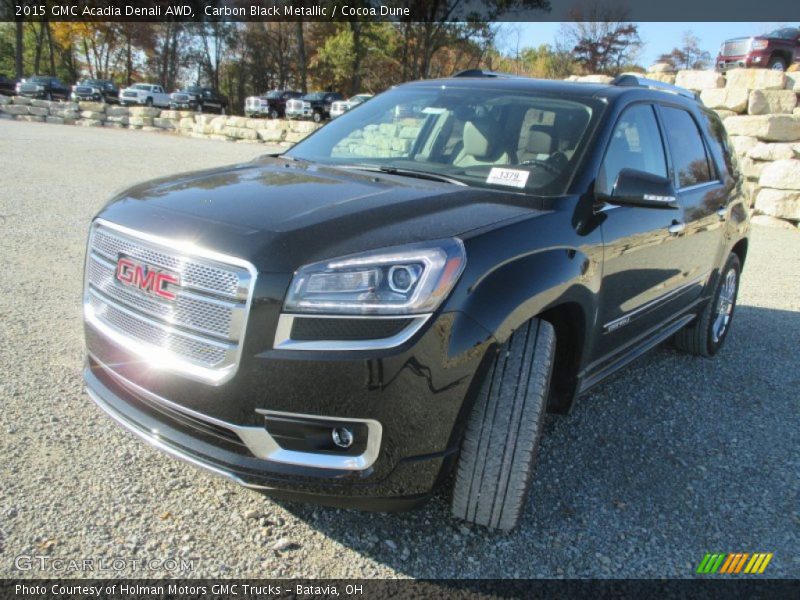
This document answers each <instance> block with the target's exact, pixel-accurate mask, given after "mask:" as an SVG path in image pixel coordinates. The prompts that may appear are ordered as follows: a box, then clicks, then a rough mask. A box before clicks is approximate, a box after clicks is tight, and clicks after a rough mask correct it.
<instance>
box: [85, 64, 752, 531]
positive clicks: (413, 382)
mask: <svg viewBox="0 0 800 600" xmlns="http://www.w3.org/2000/svg"><path fill="white" fill-rule="evenodd" d="M748 233H749V217H748V210H747V208H746V204H745V200H744V195H743V190H742V178H741V176H740V174H739V170H738V166H737V164H736V162H735V159H734V157H733V155H732V153H731V151H730V148H729V145H728V141H727V138H726V134H725V131H724V129H723V126H722V123H721V121H720V120H719V118H718V117H717V116H716V115H715V114H714V113H713V112H711V111H709V110H707V109H706V108H704V107H703V106H702V105H701V104H700V103H698V101H697V100H695V98H694V97H693V95H692V94H690V93H689V92H686V91H685V90H682V89H680V88H675V87H672V86H666V85H664V84H658V83H656V82H650V81H648V80H644V79H640V78H637V77H635V76H630V75H627V76H621V77H619V78H618V79H617V80H615V82H614V83H613V84H611V85H594V84H585V83H567V82H555V81H537V80H530V79H525V78H515V77H505V76H502V75H499V74H494V73H486V72H481V71H471V72H465V73H463V74H460V75H459V76H455V77H453V78H451V79H445V80H437V81H422V82H414V83H408V84H404V85H400V86H398V87H395V88H393V89H391V90H389V91H387V92H385V93H383V94H381V95H379V96H376V97H375V98H374V99H372V100H370V101H369V102H367V103H365V104H364V105H363V106H362V107H360V109H359V110H358V111H355V113H345V114H343V115H342V116H341V117H339V118H338V119H336V120H335V121H333V122H331V123H330V124H328V125H326V126H325V127H323V128H322V129H320V130H319V131H317V132H316V133H314V134H313V135H311V136H309V137H308V138H306V139H305V140H304V141H302V142H300V143H299V144H297V145H296V146H295V147H294V148H292V149H291V150H289V151H288V152H286V153H285V154H282V155H279V156H268V157H263V158H261V159H258V160H256V161H254V162H251V163H247V164H241V165H237V166H232V167H225V168H219V169H213V170H207V171H200V172H197V173H190V174H185V175H179V176H176V177H171V178H166V179H161V180H157V181H154V182H151V183H147V184H143V185H138V186H136V187H133V188H131V189H130V190H128V191H126V192H124V193H122V194H120V195H119V196H117V197H116V198H114V199H112V200H111V201H110V202H109V203H108V205H107V206H106V207H105V208H104V209H103V210H102V211H101V212H100V214H99V215H98V216H97V218H96V219H95V220H94V221H93V223H92V225H91V229H90V233H89V242H88V249H87V255H86V283H85V296H84V313H85V321H86V326H85V331H86V344H87V350H88V356H87V364H86V369H85V379H86V385H87V389H88V392H89V394H90V395H91V397H92V398H93V399H94V400H95V402H97V404H98V405H99V406H100V407H101V408H102V409H103V410H105V411H106V412H107V413H108V414H109V415H110V416H111V417H113V418H114V419H115V420H116V421H118V422H119V423H120V424H122V425H123V426H124V427H125V428H127V429H129V430H130V431H132V432H134V433H136V434H137V435H139V436H140V437H142V438H144V439H145V440H146V441H148V442H150V443H151V444H153V445H155V446H157V447H159V448H161V449H162V450H165V451H166V452H168V453H170V454H173V455H174V456H177V457H180V458H182V459H184V460H186V461H188V462H190V463H192V464H194V465H197V466H199V467H202V468H205V469H207V470H209V471H211V472H213V473H216V474H219V475H222V476H225V477H227V478H229V479H232V480H234V481H236V482H238V483H240V484H242V485H245V486H247V487H250V488H256V489H260V490H265V491H266V492H267V493H268V494H271V495H274V496H277V497H284V498H290V499H300V500H307V501H313V502H318V503H323V504H334V505H339V506H345V507H357V508H367V509H379V510H389V509H399V508H406V507H410V506H413V505H415V504H417V503H419V502H421V501H422V500H424V499H426V498H427V497H429V496H430V495H431V494H432V492H433V491H434V490H436V489H438V488H440V487H441V486H443V485H445V484H449V483H450V482H452V511H453V513H454V514H455V515H456V516H457V517H460V518H462V519H465V520H467V521H470V522H473V523H479V524H482V525H486V526H489V527H492V528H499V529H510V528H512V527H514V525H515V524H516V523H517V522H518V521H519V519H520V516H521V515H522V513H523V510H524V508H525V505H526V495H527V492H528V489H529V488H530V485H531V478H532V473H533V468H534V462H535V458H536V450H537V446H538V442H539V437H540V435H541V431H542V421H543V418H544V413H545V411H547V410H549V411H552V412H561V413H563V412H565V411H567V410H568V409H569V408H570V405H571V404H572V402H573V401H574V399H575V398H576V397H577V396H578V395H579V394H581V393H583V392H585V391H586V390H588V389H589V388H591V387H592V386H594V385H595V384H597V383H598V382H600V381H602V380H603V379H604V378H606V377H607V376H608V375H610V374H611V373H614V372H615V371H616V370H617V369H619V368H621V367H623V366H624V365H626V364H627V363H629V362H630V361H631V360H633V359H635V358H636V357H638V356H640V355H642V354H643V353H644V352H645V351H647V350H649V349H651V348H653V347H654V346H656V345H657V344H659V343H660V342H662V341H665V340H667V339H669V338H671V339H672V340H674V344H675V345H676V346H677V347H678V348H680V349H683V350H685V351H687V352H689V353H691V354H695V355H699V356H706V357H709V356H713V355H714V354H716V352H717V351H718V350H719V349H720V347H721V346H722V344H723V343H724V341H725V338H726V336H727V335H728V333H729V331H730V327H731V319H732V317H733V314H734V307H735V304H736V294H737V290H738V286H739V278H740V274H741V270H742V265H743V264H744V261H745V257H746V254H747V244H748Z"/></svg>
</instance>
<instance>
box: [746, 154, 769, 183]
mask: <svg viewBox="0 0 800 600" xmlns="http://www.w3.org/2000/svg"><path fill="white" fill-rule="evenodd" d="M768 164H770V163H767V162H764V161H761V160H753V159H752V158H748V157H747V156H745V157H744V158H742V160H741V161H739V166H740V167H741V169H742V174H743V175H744V176H745V178H746V179H750V180H752V181H760V178H761V174H762V173H763V172H764V168H765V167H766V166H767V165H768Z"/></svg>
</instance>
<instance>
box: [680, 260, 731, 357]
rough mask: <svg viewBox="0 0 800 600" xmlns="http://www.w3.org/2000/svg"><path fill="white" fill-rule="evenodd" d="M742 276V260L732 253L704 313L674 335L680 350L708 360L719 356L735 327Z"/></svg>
mask: <svg viewBox="0 0 800 600" xmlns="http://www.w3.org/2000/svg"><path fill="white" fill-rule="evenodd" d="M741 274H742V264H741V262H739V257H738V256H736V254H733V253H731V255H730V256H728V260H727V261H726V262H725V266H724V267H723V269H722V271H721V272H720V276H719V278H718V279H717V282H716V284H715V285H714V293H713V294H712V295H711V299H710V300H709V301H708V304H706V306H705V308H704V309H703V312H701V313H700V314H699V315H698V316H697V318H695V320H694V321H692V322H691V323H689V324H688V325H687V326H686V327H684V328H683V329H681V330H680V331H679V332H678V333H676V334H675V337H674V338H673V343H674V345H675V347H676V348H677V349H678V350H681V351H683V352H687V353H688V354H694V355H695V356H705V357H711V356H714V355H715V354H716V353H717V352H719V349H720V348H722V345H723V344H724V343H725V339H726V338H727V337H728V333H729V332H730V330H731V324H732V323H733V315H734V313H735V312H736V297H737V295H738V293H739V280H740V278H741ZM731 278H732V283H731ZM726 315H727V318H725V316H726ZM720 327H721V329H720Z"/></svg>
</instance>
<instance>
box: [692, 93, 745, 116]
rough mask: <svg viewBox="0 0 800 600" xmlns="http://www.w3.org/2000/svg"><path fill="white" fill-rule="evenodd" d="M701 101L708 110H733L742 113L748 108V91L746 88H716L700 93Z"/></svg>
mask: <svg viewBox="0 0 800 600" xmlns="http://www.w3.org/2000/svg"><path fill="white" fill-rule="evenodd" d="M700 99H701V100H702V101H703V104H705V105H706V106H707V107H708V108H719V109H724V110H732V111H734V112H737V113H740V112H744V111H745V109H746V108H747V90H746V89H744V88H716V89H710V90H703V91H702V92H700Z"/></svg>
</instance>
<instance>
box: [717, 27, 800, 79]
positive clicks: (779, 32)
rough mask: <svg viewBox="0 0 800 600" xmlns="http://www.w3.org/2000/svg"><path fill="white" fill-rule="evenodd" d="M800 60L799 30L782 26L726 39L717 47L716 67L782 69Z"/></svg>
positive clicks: (724, 69) (723, 68)
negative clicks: (764, 31) (747, 35)
mask: <svg viewBox="0 0 800 600" xmlns="http://www.w3.org/2000/svg"><path fill="white" fill-rule="evenodd" d="M793 63H794V64H799V63H800V29H798V28H797V27H782V28H780V29H775V30H774V31H770V32H769V33H765V34H764V35H757V36H755V37H744V38H733V39H730V40H726V41H725V42H724V43H723V44H722V46H721V47H720V49H719V55H718V56H717V62H716V65H717V70H718V71H727V70H728V69H738V68H742V67H744V68H748V67H758V68H765V69H775V70H777V71H785V70H786V69H788V68H789V67H790V66H791V65H792V64H793Z"/></svg>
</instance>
